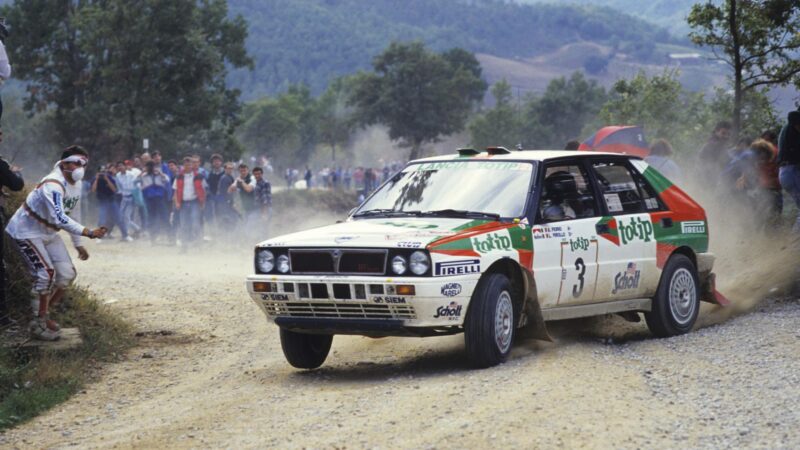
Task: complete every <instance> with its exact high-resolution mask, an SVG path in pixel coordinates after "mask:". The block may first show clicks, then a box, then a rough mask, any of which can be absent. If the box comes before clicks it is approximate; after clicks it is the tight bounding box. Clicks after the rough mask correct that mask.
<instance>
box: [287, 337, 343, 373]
mask: <svg viewBox="0 0 800 450" xmlns="http://www.w3.org/2000/svg"><path fill="white" fill-rule="evenodd" d="M332 342H333V335H331V334H306V333H298V332H296V331H290V330H285V329H283V328H281V347H282V348H283V356H285V357H286V361H288V362H289V364H291V365H292V366H294V367H297V368H298V369H316V368H317V367H319V366H321V365H322V363H324V362H325V358H327V357H328V352H330V350H331V343H332Z"/></svg>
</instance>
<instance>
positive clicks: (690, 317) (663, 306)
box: [644, 254, 700, 337]
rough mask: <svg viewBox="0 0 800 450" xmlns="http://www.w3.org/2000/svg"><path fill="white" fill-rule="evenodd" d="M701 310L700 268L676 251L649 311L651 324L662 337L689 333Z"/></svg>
mask: <svg viewBox="0 0 800 450" xmlns="http://www.w3.org/2000/svg"><path fill="white" fill-rule="evenodd" d="M699 312H700V283H699V282H698V277H697V269H695V267H694V264H693V263H692V261H691V260H690V259H689V258H687V257H686V256H684V255H680V254H678V255H673V256H672V257H670V258H669V261H667V265H666V266H664V271H663V272H662V273H661V281H660V282H659V284H658V290H657V291H656V296H655V298H654V299H653V306H652V310H651V311H650V312H649V313H645V315H644V317H645V320H646V321H647V327H648V328H649V329H650V332H652V333H653V334H654V335H656V336H658V337H669V336H677V335H679V334H685V333H688V332H689V331H690V330H691V329H692V326H694V323H695V321H696V320H697V314H698V313H699Z"/></svg>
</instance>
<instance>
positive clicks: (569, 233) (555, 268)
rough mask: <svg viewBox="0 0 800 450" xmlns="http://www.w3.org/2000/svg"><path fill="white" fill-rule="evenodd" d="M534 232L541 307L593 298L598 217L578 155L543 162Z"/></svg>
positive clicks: (586, 300)
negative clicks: (571, 157) (572, 157)
mask: <svg viewBox="0 0 800 450" xmlns="http://www.w3.org/2000/svg"><path fill="white" fill-rule="evenodd" d="M542 180H543V181H542V183H541V188H540V192H541V196H540V200H539V203H538V211H537V214H536V219H535V223H534V226H533V227H532V232H533V245H534V255H535V256H534V276H535V278H536V287H537V294H538V296H539V302H540V304H541V305H542V306H543V307H548V306H556V305H565V304H580V303H591V302H592V301H593V300H594V297H595V285H596V282H597V270H598V266H597V258H598V252H599V237H598V236H597V232H596V231H595V225H596V224H597V221H598V220H599V218H600V212H599V211H600V209H599V203H598V201H597V196H596V195H595V187H594V185H593V184H592V182H591V181H590V179H589V177H588V171H587V168H586V166H585V164H584V162H583V160H582V159H579V158H574V159H567V160H558V161H557V162H550V163H547V164H546V165H545V166H544V168H543V176H542Z"/></svg>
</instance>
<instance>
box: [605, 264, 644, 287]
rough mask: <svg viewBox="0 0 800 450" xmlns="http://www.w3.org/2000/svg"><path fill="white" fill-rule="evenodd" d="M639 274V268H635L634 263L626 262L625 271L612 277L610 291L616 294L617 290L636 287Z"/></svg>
mask: <svg viewBox="0 0 800 450" xmlns="http://www.w3.org/2000/svg"><path fill="white" fill-rule="evenodd" d="M640 276H641V270H637V269H636V263H628V267H627V268H626V269H625V272H620V273H618V274H617V276H615V277H614V289H613V290H612V291H611V293H612V294H616V293H617V292H619V291H627V290H630V289H638V288H639V277H640Z"/></svg>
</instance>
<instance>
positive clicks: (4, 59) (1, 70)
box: [0, 17, 11, 118]
mask: <svg viewBox="0 0 800 450" xmlns="http://www.w3.org/2000/svg"><path fill="white" fill-rule="evenodd" d="M7 37H8V28H7V27H6V18H5V17H0V83H2V82H4V81H6V80H8V79H9V78H11V65H10V64H9V63H8V54H6V45H5V43H6V38H7ZM2 117H3V102H2V100H0V118H2Z"/></svg>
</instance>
